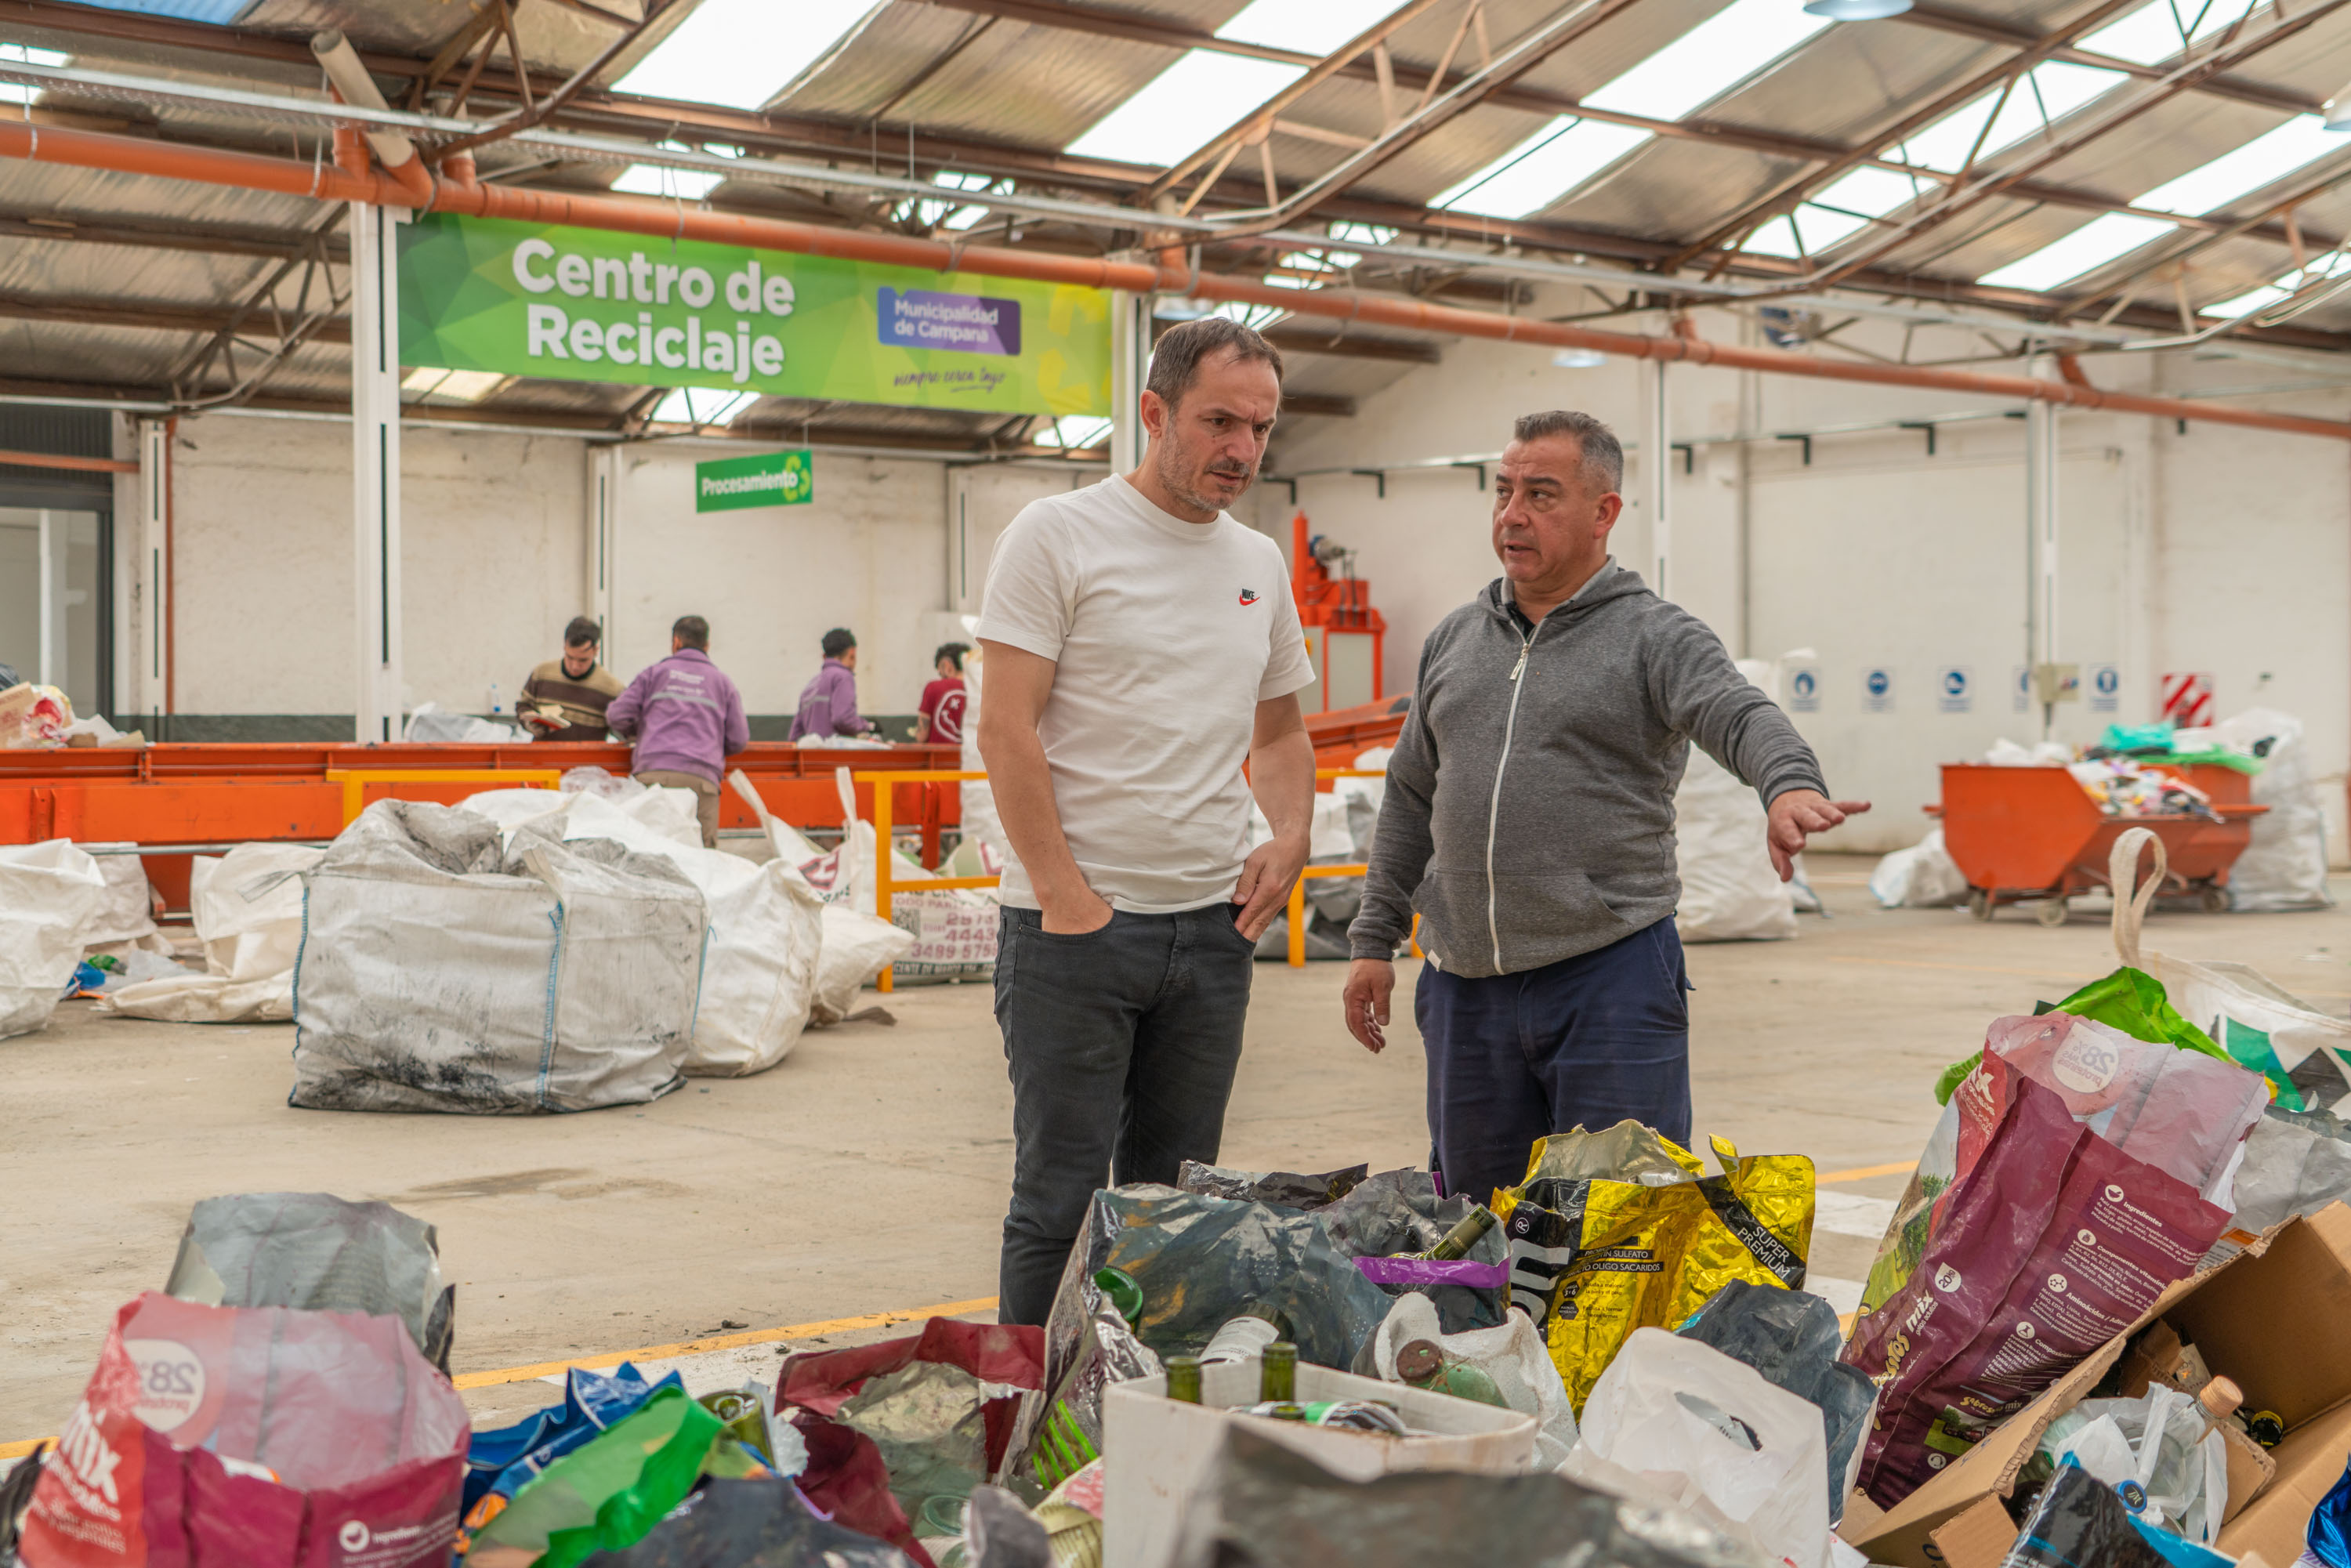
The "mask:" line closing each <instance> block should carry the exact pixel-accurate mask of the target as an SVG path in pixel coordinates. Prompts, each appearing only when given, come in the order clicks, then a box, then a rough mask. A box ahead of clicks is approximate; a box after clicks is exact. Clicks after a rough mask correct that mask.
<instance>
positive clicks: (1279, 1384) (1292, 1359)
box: [1257, 1339, 1298, 1405]
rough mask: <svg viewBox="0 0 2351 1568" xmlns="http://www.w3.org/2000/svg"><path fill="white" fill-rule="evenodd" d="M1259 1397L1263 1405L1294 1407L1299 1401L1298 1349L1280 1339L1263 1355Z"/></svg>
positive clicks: (1260, 1362)
mask: <svg viewBox="0 0 2351 1568" xmlns="http://www.w3.org/2000/svg"><path fill="white" fill-rule="evenodd" d="M1259 1365H1260V1366H1261V1367H1262V1369H1263V1370H1262V1371H1261V1372H1260V1373H1259V1380H1258V1393H1257V1396H1258V1399H1259V1403H1261V1404H1270V1405H1294V1404H1296V1403H1297V1401H1298V1347H1297V1346H1296V1345H1294V1344H1292V1343H1290V1342H1289V1341H1288V1340H1283V1339H1278V1340H1276V1341H1274V1342H1273V1343H1271V1344H1270V1345H1267V1346H1266V1347H1265V1350H1264V1351H1263V1353H1262V1354H1261V1356H1260V1359H1259Z"/></svg>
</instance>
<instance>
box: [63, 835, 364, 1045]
mask: <svg viewBox="0 0 2351 1568" xmlns="http://www.w3.org/2000/svg"><path fill="white" fill-rule="evenodd" d="M324 853H326V852H325V851H324V850H319V849H313V848H311V847H310V846H308V845H307V844H273V843H249V844H239V845H237V846H236V848H235V849H233V850H231V851H229V852H228V853H226V854H225V855H198V856H196V857H195V858H194V862H193V864H192V865H191V866H190V867H189V870H188V912H189V914H190V915H191V916H192V917H193V920H194V921H195V926H196V936H197V938H198V939H199V940H201V941H202V942H203V943H204V973H203V974H201V975H168V976H165V977H162V978H161V979H154V980H142V981H140V982H138V983H137V984H135V985H128V986H121V987H118V988H115V989H112V990H110V991H108V992H107V993H106V994H105V995H104V996H103V997H101V998H99V1002H98V1010H99V1011H100V1012H102V1013H113V1014H117V1015H120V1017H123V1018H137V1019H161V1020H162V1021H164V1022H167V1023H283V1022H285V1021H286V1020H287V1019H290V1018H292V1017H293V1016H294V959H295V956H296V955H297V954H298V953H299V952H300V951H301V948H302V882H301V873H303V872H306V871H308V870H309V869H310V868H311V867H312V866H314V865H316V864H318V863H319V856H320V855H322V854H324Z"/></svg>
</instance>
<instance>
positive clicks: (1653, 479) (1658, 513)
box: [1640, 360, 1674, 599]
mask: <svg viewBox="0 0 2351 1568" xmlns="http://www.w3.org/2000/svg"><path fill="white" fill-rule="evenodd" d="M1640 450H1641V468H1640V474H1641V510H1642V511H1643V513H1644V514H1646V520H1647V522H1648V525H1649V553H1648V557H1647V559H1646V561H1644V562H1643V563H1642V568H1641V570H1643V572H1644V574H1645V575H1646V577H1647V578H1648V580H1649V588H1650V590H1651V591H1653V592H1655V593H1656V595H1657V597H1658V598H1660V599H1667V598H1670V597H1672V590H1671V586H1670V584H1668V582H1667V579H1666V569H1667V564H1668V563H1669V562H1670V561H1671V559H1673V551H1674V524H1673V513H1672V509H1671V508H1672V494H1673V483H1674V477H1673V476H1674V447H1673V431H1672V426H1671V425H1670V423H1668V421H1667V418H1666V366H1665V361H1662V360H1643V361H1641V449H1640Z"/></svg>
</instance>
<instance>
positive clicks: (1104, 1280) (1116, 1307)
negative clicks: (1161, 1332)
mask: <svg viewBox="0 0 2351 1568" xmlns="http://www.w3.org/2000/svg"><path fill="white" fill-rule="evenodd" d="M1094 1289H1095V1290H1097V1291H1101V1292H1102V1300H1103V1301H1107V1302H1109V1303H1110V1305H1111V1307H1112V1309H1113V1311H1115V1312H1117V1313H1118V1315H1119V1316H1120V1317H1123V1318H1124V1319H1125V1320H1126V1326H1127V1327H1129V1328H1133V1327H1134V1326H1135V1325H1136V1324H1137V1323H1139V1322H1142V1321H1143V1287H1142V1286H1141V1285H1138V1284H1136V1283H1135V1282H1134V1275H1132V1274H1130V1273H1128V1272H1127V1271H1126V1270H1123V1269H1097V1270H1094Z"/></svg>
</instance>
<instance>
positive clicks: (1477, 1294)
mask: <svg viewBox="0 0 2351 1568" xmlns="http://www.w3.org/2000/svg"><path fill="white" fill-rule="evenodd" d="M1474 1207H1477V1206H1476V1204H1474V1203H1473V1202H1472V1201H1471V1200H1470V1199H1468V1198H1467V1197H1462V1196H1460V1195H1459V1194H1458V1193H1457V1194H1455V1195H1454V1196H1452V1197H1437V1182H1436V1180H1435V1178H1433V1177H1432V1176H1429V1174H1428V1173H1427V1172H1426V1171H1422V1170H1410V1169H1406V1170H1395V1171H1382V1172H1381V1173H1380V1174H1379V1175H1377V1176H1367V1177H1365V1178H1364V1180H1363V1181H1362V1182H1360V1183H1358V1184H1357V1185H1356V1186H1355V1187H1354V1189H1353V1191H1351V1192H1349V1193H1348V1194H1347V1196H1346V1197H1343V1198H1341V1199H1339V1201H1338V1202H1336V1203H1333V1204H1332V1205H1331V1206H1330V1207H1327V1208H1324V1209H1322V1210H1321V1211H1320V1212H1319V1213H1317V1215H1316V1216H1315V1218H1318V1219H1320V1220H1322V1228H1324V1229H1325V1230H1328V1231H1329V1232H1330V1233H1331V1239H1332V1242H1334V1243H1336V1244H1337V1246H1338V1249H1339V1250H1340V1251H1342V1252H1343V1253H1345V1254H1346V1255H1347V1256H1348V1257H1350V1258H1393V1257H1395V1256H1396V1255H1397V1254H1398V1253H1402V1252H1426V1251H1427V1250H1428V1249H1430V1248H1432V1247H1434V1246H1436V1245H1437V1243H1438V1242H1440V1241H1442V1240H1444V1239H1445V1234H1446V1232H1447V1231H1448V1230H1451V1229H1452V1228H1454V1227H1455V1226H1456V1225H1458V1224H1459V1223H1460V1222H1461V1221H1462V1220H1464V1219H1467V1218H1469V1211H1470V1210H1471V1209H1472V1208H1474ZM1509 1257H1510V1238H1508V1237H1507V1236H1504V1235H1503V1234H1502V1229H1501V1227H1499V1226H1496V1227H1494V1228H1492V1229H1489V1230H1488V1231H1487V1232H1486V1234H1485V1235H1483V1236H1481V1237H1479V1239H1478V1242H1477V1245H1476V1246H1474V1247H1472V1248H1470V1249H1469V1255H1468V1259H1467V1260H1466V1261H1468V1262H1473V1263H1489V1264H1492V1265H1494V1266H1496V1267H1497V1268H1499V1267H1500V1266H1501V1265H1502V1264H1504V1263H1505V1262H1507V1261H1508V1260H1509ZM1378 1289H1379V1290H1380V1291H1382V1292H1383V1293H1384V1294H1385V1295H1386V1296H1387V1297H1388V1298H1389V1299H1390V1300H1391V1301H1393V1300H1394V1299H1395V1298H1396V1297H1398V1296H1403V1295H1410V1294H1419V1295H1424V1296H1426V1297H1427V1298H1428V1299H1429V1300H1430V1301H1432V1302H1434V1303H1435V1304H1436V1306H1437V1322H1438V1323H1439V1324H1440V1325H1441V1326H1442V1327H1443V1328H1444V1330H1445V1332H1446V1333H1468V1332H1469V1331H1470V1330H1471V1329H1489V1328H1494V1327H1497V1326H1499V1324H1500V1322H1501V1321H1502V1312H1503V1309H1504V1308H1505V1307H1506V1306H1507V1305H1508V1304H1509V1303H1508V1302H1507V1301H1506V1300H1505V1299H1504V1288H1503V1287H1500V1286H1496V1287H1491V1288H1483V1289H1481V1288H1479V1287H1475V1286H1470V1285H1382V1286H1379V1287H1378ZM1365 1343H1369V1342H1368V1341H1366V1342H1365ZM1357 1370H1361V1368H1358V1369H1357Z"/></svg>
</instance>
